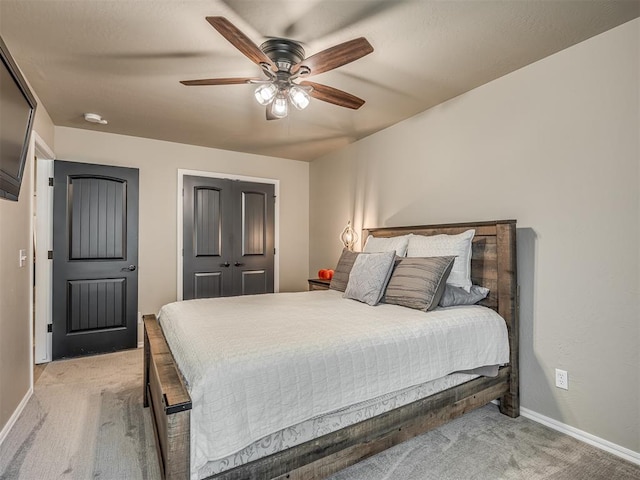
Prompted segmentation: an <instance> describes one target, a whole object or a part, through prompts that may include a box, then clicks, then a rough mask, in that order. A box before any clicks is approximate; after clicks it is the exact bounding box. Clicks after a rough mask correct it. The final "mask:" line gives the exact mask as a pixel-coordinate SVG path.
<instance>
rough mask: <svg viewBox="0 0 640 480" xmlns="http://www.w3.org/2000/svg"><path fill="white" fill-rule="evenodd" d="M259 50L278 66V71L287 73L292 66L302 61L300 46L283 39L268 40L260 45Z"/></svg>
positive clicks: (302, 54) (302, 55)
mask: <svg viewBox="0 0 640 480" xmlns="http://www.w3.org/2000/svg"><path fill="white" fill-rule="evenodd" d="M260 50H262V51H263V52H264V54H265V55H266V56H267V57H269V58H270V59H271V61H272V62H273V63H275V64H276V65H277V66H278V71H285V72H289V71H290V70H291V67H292V66H293V65H296V64H298V63H300V62H301V61H302V60H304V49H303V48H302V45H300V44H299V43H298V42H294V41H293V40H287V39H285V38H270V39H269V40H267V41H266V42H264V43H263V44H262V45H260Z"/></svg>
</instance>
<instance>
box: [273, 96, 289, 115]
mask: <svg viewBox="0 0 640 480" xmlns="http://www.w3.org/2000/svg"><path fill="white" fill-rule="evenodd" d="M288 113H289V102H288V101H287V97H286V96H285V95H283V94H282V93H281V92H279V93H278V95H276V98H275V99H274V100H273V102H272V103H271V114H272V115H273V116H274V117H276V118H284V117H286V116H287V114H288Z"/></svg>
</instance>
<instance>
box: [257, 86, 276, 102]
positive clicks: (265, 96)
mask: <svg viewBox="0 0 640 480" xmlns="http://www.w3.org/2000/svg"><path fill="white" fill-rule="evenodd" d="M276 93H278V89H277V87H276V86H275V85H274V84H273V83H267V84H264V85H260V86H259V87H258V88H256V92H255V96H256V100H257V101H258V103H259V104H260V105H269V104H270V103H271V102H272V101H273V99H274V97H275V96H276Z"/></svg>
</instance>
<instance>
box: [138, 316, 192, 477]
mask: <svg viewBox="0 0 640 480" xmlns="http://www.w3.org/2000/svg"><path fill="white" fill-rule="evenodd" d="M143 319H144V406H145V407H151V408H150V413H151V417H152V420H153V427H154V431H155V434H156V447H157V450H158V457H159V460H160V467H161V469H162V475H163V478H165V479H167V480H174V479H175V480H177V479H181V480H183V479H187V478H189V473H190V468H189V462H190V452H191V451H190V446H189V442H190V426H191V424H190V421H191V418H190V417H191V397H190V396H189V392H188V391H187V389H186V387H185V386H184V383H183V382H182V378H181V376H180V373H179V372H178V370H177V369H176V366H175V362H174V360H173V355H171V351H170V350H169V346H168V345H167V341H166V340H165V338H164V334H163V333H162V329H161V328H160V325H159V324H158V320H157V319H156V316H155V315H145V316H144V317H143Z"/></svg>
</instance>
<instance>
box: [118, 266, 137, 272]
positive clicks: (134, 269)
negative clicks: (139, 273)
mask: <svg viewBox="0 0 640 480" xmlns="http://www.w3.org/2000/svg"><path fill="white" fill-rule="evenodd" d="M120 271H121V272H127V271H129V272H135V271H136V266H135V265H129V266H128V267H124V268H121V269H120Z"/></svg>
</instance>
